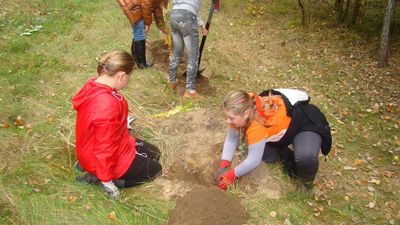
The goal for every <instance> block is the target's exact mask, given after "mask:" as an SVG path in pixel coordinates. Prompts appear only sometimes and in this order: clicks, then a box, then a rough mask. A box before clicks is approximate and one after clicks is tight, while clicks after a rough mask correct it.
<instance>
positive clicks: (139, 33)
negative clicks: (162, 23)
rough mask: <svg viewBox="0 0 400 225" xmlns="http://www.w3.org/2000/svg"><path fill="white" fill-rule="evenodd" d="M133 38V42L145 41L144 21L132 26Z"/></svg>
mask: <svg viewBox="0 0 400 225" xmlns="http://www.w3.org/2000/svg"><path fill="white" fill-rule="evenodd" d="M132 32H133V38H134V39H135V41H143V40H146V34H145V33H144V20H143V19H141V20H139V21H138V22H137V23H135V24H134V25H133V26H132Z"/></svg>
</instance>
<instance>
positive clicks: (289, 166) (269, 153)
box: [263, 131, 322, 180]
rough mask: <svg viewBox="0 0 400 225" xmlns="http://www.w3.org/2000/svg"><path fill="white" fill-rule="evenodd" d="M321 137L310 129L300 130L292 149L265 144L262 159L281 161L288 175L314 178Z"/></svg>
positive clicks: (317, 165) (316, 170)
mask: <svg viewBox="0 0 400 225" xmlns="http://www.w3.org/2000/svg"><path fill="white" fill-rule="evenodd" d="M321 143H322V138H321V136H320V135H319V134H317V133H315V132H311V131H302V132H300V133H298V134H297V135H296V136H295V137H294V139H293V142H292V144H293V150H290V149H289V148H288V147H283V148H275V147H271V146H270V145H269V144H268V143H267V144H266V145H265V149H264V155H263V161H265V162H267V163H276V162H278V161H281V162H282V163H283V166H284V169H285V170H286V172H288V174H289V176H290V177H294V176H299V177H300V178H301V179H303V180H314V178H315V175H316V174H317V172H318V167H319V161H318V155H319V151H320V149H321Z"/></svg>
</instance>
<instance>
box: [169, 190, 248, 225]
mask: <svg viewBox="0 0 400 225" xmlns="http://www.w3.org/2000/svg"><path fill="white" fill-rule="evenodd" d="M248 218H249V216H248V214H247V212H246V209H245V208H243V206H242V205H241V204H240V200H239V199H238V198H234V197H232V196H230V195H229V194H228V193H226V192H224V191H221V190H219V189H218V188H217V187H206V186H196V187H195V188H193V189H192V190H191V191H189V192H188V193H187V194H186V195H185V196H184V197H183V198H180V199H178V201H177V203H176V207H175V208H174V209H173V210H172V211H171V213H170V215H169V219H168V224H169V225H204V224H213V225H242V224H246V221H247V219H248Z"/></svg>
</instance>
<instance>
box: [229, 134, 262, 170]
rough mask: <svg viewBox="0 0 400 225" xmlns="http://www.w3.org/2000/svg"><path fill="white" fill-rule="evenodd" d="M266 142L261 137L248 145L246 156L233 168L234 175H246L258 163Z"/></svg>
mask: <svg viewBox="0 0 400 225" xmlns="http://www.w3.org/2000/svg"><path fill="white" fill-rule="evenodd" d="M266 143H267V140H266V139H262V140H261V141H259V142H257V143H254V144H250V145H249V153H248V155H247V158H246V159H245V160H244V161H243V162H242V163H240V164H239V165H238V166H237V167H236V168H235V175H236V176H237V177H241V176H243V175H246V174H247V173H249V172H250V171H252V170H254V169H255V168H257V167H258V166H259V165H260V163H261V160H262V156H263V154H264V149H265V144H266Z"/></svg>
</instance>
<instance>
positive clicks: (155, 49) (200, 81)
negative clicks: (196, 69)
mask: <svg viewBox="0 0 400 225" xmlns="http://www.w3.org/2000/svg"><path fill="white" fill-rule="evenodd" d="M148 51H149V53H150V55H151V58H152V60H153V62H154V66H155V67H157V68H159V69H161V70H162V71H164V72H165V73H166V74H167V73H168V67H169V60H170V50H168V46H167V45H166V44H165V42H164V41H163V40H158V41H153V42H151V43H149V47H148ZM201 64H202V67H201V68H202V69H205V68H206V67H207V66H206V62H204V60H203V62H202V63H201ZM186 65H187V53H186V51H185V52H184V55H183V57H182V62H181V64H180V66H179V68H178V74H177V75H178V76H177V78H178V87H177V91H176V92H177V94H178V95H179V96H182V95H183V94H184V93H185V86H186V85H185V84H186V77H184V76H183V74H184V73H185V71H186ZM211 76H212V73H211V72H210V71H207V70H204V72H202V73H201V76H198V77H197V79H196V89H197V91H198V92H199V93H200V94H201V95H212V94H214V93H215V91H216V89H215V88H214V87H212V86H210V84H209V78H210V77H211Z"/></svg>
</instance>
